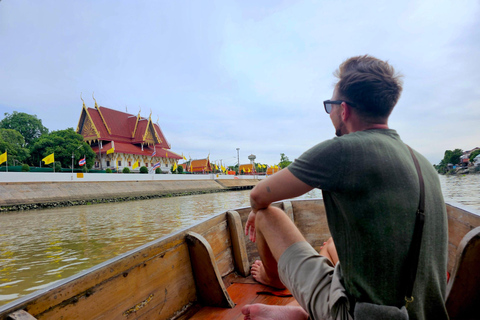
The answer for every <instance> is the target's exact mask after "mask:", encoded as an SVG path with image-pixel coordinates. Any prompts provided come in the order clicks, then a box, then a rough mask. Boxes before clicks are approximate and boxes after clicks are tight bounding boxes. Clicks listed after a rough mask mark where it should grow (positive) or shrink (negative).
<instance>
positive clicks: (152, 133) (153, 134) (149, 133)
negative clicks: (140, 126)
mask: <svg viewBox="0 0 480 320" xmlns="http://www.w3.org/2000/svg"><path fill="white" fill-rule="evenodd" d="M143 141H145V142H146V143H147V144H148V145H153V144H156V143H162V140H161V139H160V138H159V136H158V134H157V131H156V130H155V126H154V125H153V122H152V113H151V112H150V116H149V117H148V123H147V126H146V127H145V134H144V135H143Z"/></svg>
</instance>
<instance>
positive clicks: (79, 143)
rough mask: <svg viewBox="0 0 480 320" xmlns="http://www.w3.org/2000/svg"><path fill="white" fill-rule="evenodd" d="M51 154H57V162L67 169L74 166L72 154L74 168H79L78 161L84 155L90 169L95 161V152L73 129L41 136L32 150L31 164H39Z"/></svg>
mask: <svg viewBox="0 0 480 320" xmlns="http://www.w3.org/2000/svg"><path fill="white" fill-rule="evenodd" d="M51 153H55V161H59V162H60V163H61V164H62V166H63V167H65V168H69V167H71V166H72V153H73V154H74V160H73V161H74V166H78V161H79V160H80V159H81V158H83V156H84V155H85V157H86V162H87V163H86V166H87V167H88V168H89V169H90V168H92V166H93V163H94V161H95V152H93V150H92V148H91V147H90V146H89V145H88V144H87V143H86V142H84V141H83V137H82V135H81V134H78V133H76V132H75V131H74V130H73V128H68V129H65V130H58V131H53V132H51V133H49V134H45V135H43V136H41V137H40V138H39V139H38V140H37V141H36V142H35V143H34V144H33V146H32V148H31V157H30V164H35V165H36V164H39V163H40V161H41V160H42V159H43V158H44V157H46V156H48V155H49V154H51Z"/></svg>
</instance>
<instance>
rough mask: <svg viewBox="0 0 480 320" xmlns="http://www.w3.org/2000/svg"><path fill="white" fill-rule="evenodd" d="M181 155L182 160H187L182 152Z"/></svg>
mask: <svg viewBox="0 0 480 320" xmlns="http://www.w3.org/2000/svg"><path fill="white" fill-rule="evenodd" d="M182 157H183V160H185V161H187V158H185V156H184V155H183V153H182Z"/></svg>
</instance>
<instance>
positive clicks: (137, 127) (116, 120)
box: [77, 101, 182, 172]
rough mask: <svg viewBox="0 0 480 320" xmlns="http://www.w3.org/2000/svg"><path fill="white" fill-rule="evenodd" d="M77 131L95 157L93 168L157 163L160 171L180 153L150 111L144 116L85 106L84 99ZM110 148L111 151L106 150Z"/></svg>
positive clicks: (129, 166)
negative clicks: (173, 149) (147, 115)
mask: <svg viewBox="0 0 480 320" xmlns="http://www.w3.org/2000/svg"><path fill="white" fill-rule="evenodd" d="M77 133H79V134H81V135H82V136H83V139H84V140H85V141H86V142H87V143H88V144H90V146H91V147H92V149H93V151H94V152H95V153H96V154H97V156H96V157H95V166H94V167H95V169H106V168H111V169H116V168H118V169H119V170H122V169H123V168H125V167H128V168H130V169H131V170H132V169H133V168H132V167H133V165H134V163H135V162H137V161H138V168H137V169H136V170H139V168H140V167H142V166H145V167H148V168H152V167H153V166H154V165H155V164H156V163H160V169H161V170H162V171H165V172H166V171H168V170H170V168H171V166H173V164H174V163H176V162H178V160H179V159H182V156H181V155H179V154H177V153H175V152H173V151H171V150H170V144H169V143H168V141H167V139H166V138H165V136H164V135H163V132H162V130H161V129H160V126H159V125H158V124H157V123H153V121H152V119H151V114H150V116H149V117H148V119H147V118H143V117H141V116H140V112H139V113H138V115H136V116H135V115H133V114H129V113H126V112H121V111H117V110H113V109H109V108H105V107H99V106H98V105H97V102H96V101H95V108H88V107H87V106H85V102H84V103H83V107H82V112H81V114H80V120H79V121H78V126H77ZM109 150H110V151H109Z"/></svg>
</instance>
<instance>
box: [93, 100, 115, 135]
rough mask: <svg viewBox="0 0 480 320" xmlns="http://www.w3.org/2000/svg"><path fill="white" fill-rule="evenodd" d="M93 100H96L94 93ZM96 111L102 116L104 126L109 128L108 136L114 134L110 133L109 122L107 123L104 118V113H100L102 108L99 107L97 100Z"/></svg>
mask: <svg viewBox="0 0 480 320" xmlns="http://www.w3.org/2000/svg"><path fill="white" fill-rule="evenodd" d="M92 98H93V100H95V97H94V96H93V93H92ZM95 109H97V111H98V114H99V115H100V118H102V121H103V125H104V126H105V128H107V131H108V134H112V132H111V131H110V128H109V127H108V125H107V122H106V121H105V118H104V117H103V114H102V111H100V108H99V107H98V104H97V100H95Z"/></svg>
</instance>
